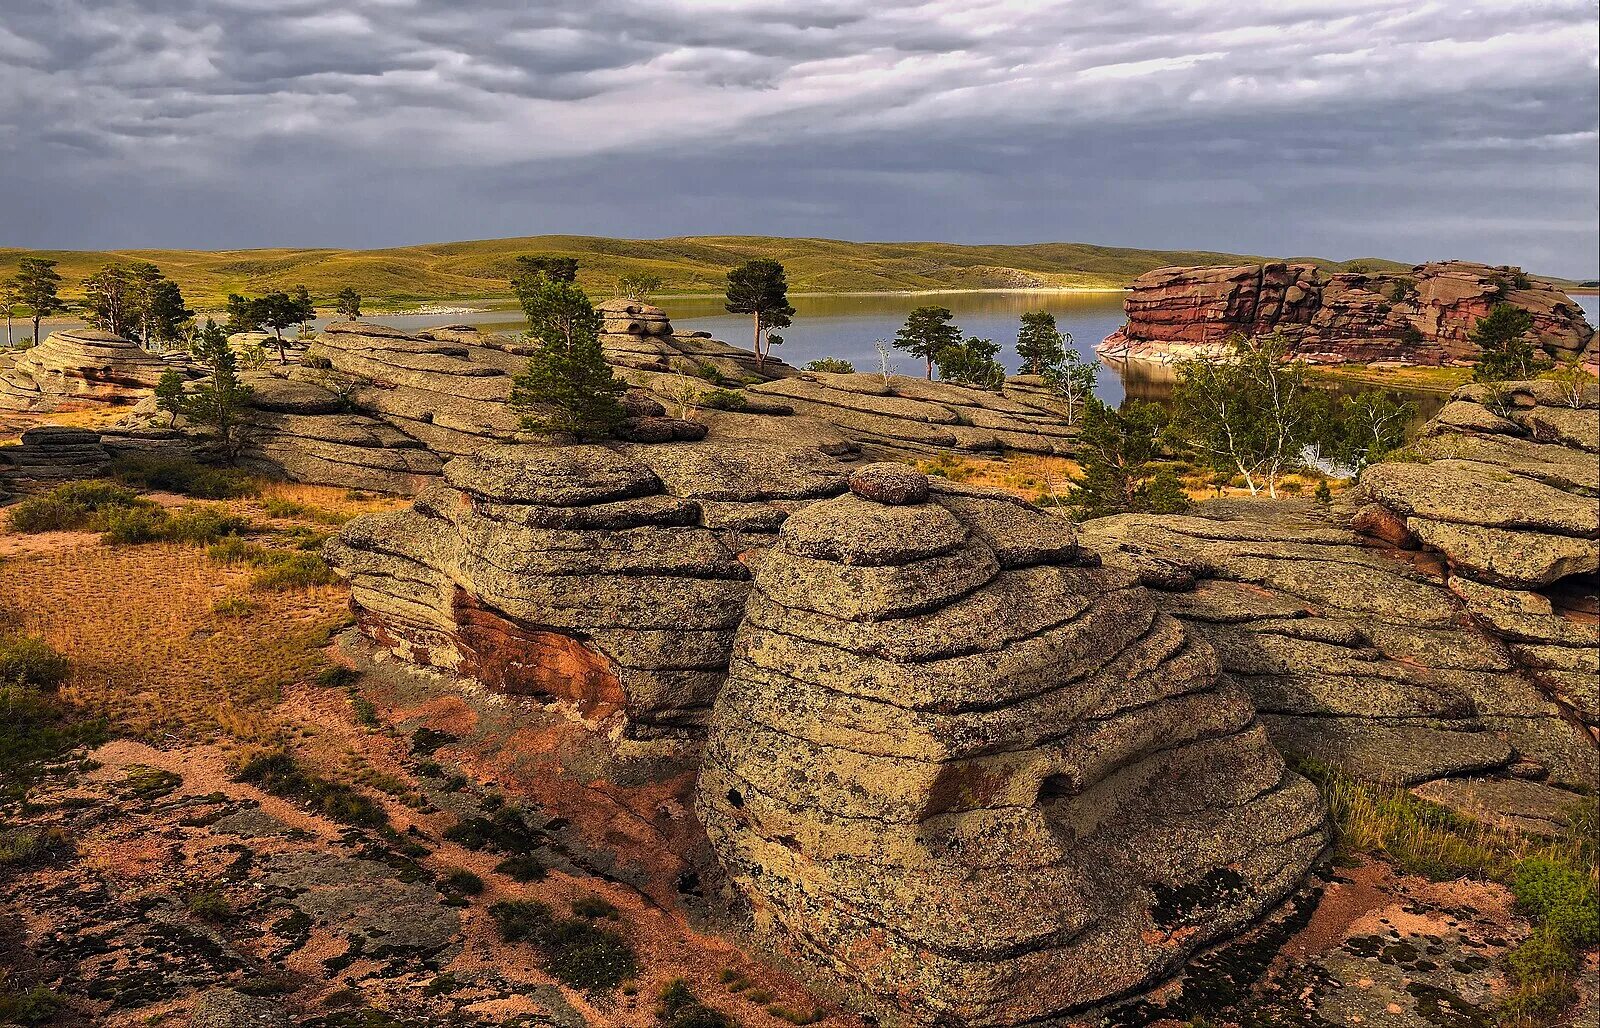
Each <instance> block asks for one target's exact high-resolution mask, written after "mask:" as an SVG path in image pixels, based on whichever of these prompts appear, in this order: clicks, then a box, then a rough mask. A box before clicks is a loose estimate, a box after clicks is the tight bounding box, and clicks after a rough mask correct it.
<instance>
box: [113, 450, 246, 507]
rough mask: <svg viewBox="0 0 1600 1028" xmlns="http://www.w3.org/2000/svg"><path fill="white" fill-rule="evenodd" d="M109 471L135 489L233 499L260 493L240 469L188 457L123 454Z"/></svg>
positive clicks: (197, 496) (201, 497) (117, 480)
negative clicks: (124, 455)
mask: <svg viewBox="0 0 1600 1028" xmlns="http://www.w3.org/2000/svg"><path fill="white" fill-rule="evenodd" d="M106 474H107V475H109V476H110V477H111V478H112V479H113V480H115V481H116V482H119V483H121V484H122V485H125V486H130V487H132V488H135V489H157V490H161V491H162V492H169V493H179V494H181V495H183V496H192V497H194V498H196V499H201V500H234V499H240V498H243V497H248V496H256V495H258V494H259V492H260V486H259V485H257V484H256V482H255V480H254V479H252V478H251V477H250V476H249V475H246V474H244V473H243V472H241V471H238V470H236V469H234V468H228V467H219V466H217V465H214V464H202V463H201V462H199V461H197V460H193V459H191V458H187V457H121V458H118V459H117V460H115V461H113V462H112V464H111V466H110V468H108V469H107V471H106Z"/></svg>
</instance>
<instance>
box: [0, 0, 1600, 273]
mask: <svg viewBox="0 0 1600 1028" xmlns="http://www.w3.org/2000/svg"><path fill="white" fill-rule="evenodd" d="M0 13H3V15H4V17H3V18H0V245H5V244H11V245H35V246H96V247H98V246H133V245H143V246H205V247H215V246H263V245H309V244H326V245H358V246H371V245H389V244H400V243H411V242H421V241H427V240H441V239H456V238H469V237H485V236H502V235H523V234H533V233H539V232H556V231H566V232H586V233H595V234H607V235H631V236H654V235H667V234H679V233H683V234H687V233H710V232H753V233H754V232H761V233H775V234H807V235H828V236H836V237H843V238H855V239H869V238H870V239H903V238H943V239H955V240H967V241H1029V240H1040V239H1074V240H1087V241H1098V242H1106V243H1116V244H1123V245H1144V246H1196V247H1208V248H1216V249H1233V250H1242V251H1255V252H1263V253H1286V254H1287V253H1323V254H1328V255H1332V256H1355V255H1361V254H1383V255H1393V256H1397V257H1401V258H1415V259H1423V258H1429V257H1440V256H1462V257H1473V258H1480V259H1487V260H1492V261H1495V262H1497V263H1499V262H1518V263H1522V264H1525V265H1527V266H1529V267H1533V268H1537V269H1540V270H1544V271H1549V272H1556V273H1566V274H1573V275H1584V276H1589V275H1592V274H1594V273H1595V269H1596V264H1597V257H1596V247H1597V229H1596V219H1597V216H1600V211H1597V205H1596V191H1597V188H1600V184H1597V183H1600V172H1597V164H1600V159H1597V141H1600V85H1597V69H1600V63H1597V61H1600V57H1597V54H1600V42H1597V36H1600V28H1597V27H1600V8H1597V5H1596V3H1595V2H1594V0H1498V2H1493V3H1474V2H1471V0H1443V2H1422V3H1416V2H1413V3H1405V2H1398V0H1347V2H1344V3H1340V4H1337V5H1329V4H1327V3H1325V2H1322V0H1317V2H1310V0H1275V2H1273V3H1270V4H1258V5H1246V4H1232V5H1228V4H1218V3H1214V2H1210V0H1117V2H1100V0H1096V2H1086V0H1066V2H1054V3H1051V2H1044V0H934V2H912V0H811V2H807V3H793V2H778V0H635V2H627V3H625V2H621V0H585V2H577V3H573V2H565V0H558V2H540V3H534V4H530V3H526V2H523V0H474V2H470V3H466V2H460V0H344V2H341V3H337V4H335V3H329V2H326V0H0Z"/></svg>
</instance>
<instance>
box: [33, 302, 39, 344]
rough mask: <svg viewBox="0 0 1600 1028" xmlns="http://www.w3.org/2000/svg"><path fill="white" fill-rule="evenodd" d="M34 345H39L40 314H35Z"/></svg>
mask: <svg viewBox="0 0 1600 1028" xmlns="http://www.w3.org/2000/svg"><path fill="white" fill-rule="evenodd" d="M33 345H34V346H38V345H39V312H38V311H34V312H33Z"/></svg>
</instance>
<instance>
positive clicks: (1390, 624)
mask: <svg viewBox="0 0 1600 1028" xmlns="http://www.w3.org/2000/svg"><path fill="white" fill-rule="evenodd" d="M1353 521H1356V522H1360V523H1365V522H1364V521H1362V520H1361V519H1358V518H1355V517H1354V511H1353V509H1351V508H1350V507H1348V506H1345V507H1339V508H1334V509H1331V510H1330V509H1328V508H1324V507H1321V506H1320V505H1317V504H1314V503H1308V502H1300V501H1285V502H1271V501H1266V500H1251V501H1214V502H1211V503H1206V504H1202V505H1201V506H1200V507H1198V508H1197V509H1196V514H1195V515H1194V516H1153V515H1133V514H1130V515H1118V516H1115V517H1110V518H1101V519H1098V520H1095V521H1090V522H1086V523H1085V524H1084V525H1083V526H1082V527H1081V532H1082V535H1083V538H1084V541H1085V544H1086V545H1088V546H1090V547H1092V548H1093V549H1094V550H1095V551H1096V552H1097V553H1099V554H1100V555H1101V556H1102V557H1103V558H1104V559H1105V560H1106V562H1107V563H1108V564H1116V565H1120V566H1123V567H1127V568H1129V569H1131V570H1133V571H1135V572H1136V573H1137V574H1138V575H1139V576H1140V579H1141V581H1143V582H1144V583H1145V584H1147V585H1149V586H1151V587H1152V588H1153V589H1154V590H1155V591H1156V596H1157V597H1158V600H1159V603H1160V605H1161V606H1162V608H1163V609H1164V610H1166V611H1168V612H1170V613H1172V614H1174V615H1176V616H1178V617H1179V618H1181V619H1182V620H1183V621H1184V623H1185V624H1186V625H1187V626H1188V627H1189V628H1190V629H1191V630H1192V631H1194V632H1196V633H1197V634H1199V635H1201V636H1203V637H1204V638H1206V639H1207V640H1208V641H1210V643H1211V645H1212V646H1213V647H1214V648H1215V650H1216V653H1217V656H1218V658H1219V659H1220V661H1221V664H1222V668H1223V672H1224V675H1225V676H1226V677H1227V678H1229V679H1230V680H1232V681H1234V682H1236V683H1238V684H1239V685H1240V686H1241V687H1242V688H1243V689H1244V690H1245V691H1246V692H1247V693H1248V694H1249V695H1250V697H1251V699H1252V700H1253V701H1254V703H1255V706H1256V708H1257V710H1259V711H1260V713H1261V719H1262V721H1263V723H1264V724H1266V726H1267V729H1268V731H1269V732H1270V733H1271V735H1272V738H1273V741H1274V742H1275V743H1277V744H1278V746H1279V747H1280V748H1281V749H1283V750H1285V751H1286V752H1288V753H1291V754H1294V755H1296V756H1300V757H1311V758H1315V759H1317V760H1320V761H1322V762H1324V763H1328V764H1333V765H1338V766H1341V767H1344V768H1346V769H1348V770H1350V771H1352V772H1354V773H1356V774H1358V775H1361V776H1363V777H1366V778H1371V779H1375V780H1379V781H1390V782H1403V783H1407V784H1415V783H1420V782H1424V781H1428V780H1431V779H1435V778H1442V777H1448V776H1454V775H1462V774H1470V773H1476V772H1485V771H1496V772H1507V771H1510V772H1515V773H1516V774H1519V775H1524V776H1529V777H1536V778H1541V779H1546V780H1549V781H1552V782H1557V783H1563V784H1566V785H1570V786H1578V785H1581V784H1582V783H1585V782H1590V781H1592V780H1593V779H1594V777H1595V776H1596V774H1597V773H1600V761H1597V753H1596V750H1595V747H1594V744H1593V741H1592V740H1591V739H1590V738H1589V737H1588V735H1587V734H1586V733H1585V732H1584V731H1583V730H1582V729H1581V728H1579V727H1578V726H1576V725H1574V724H1573V723H1572V722H1571V721H1570V719H1569V718H1568V716H1567V712H1566V711H1565V710H1564V709H1563V708H1562V706H1561V705H1560V704H1559V703H1557V702H1555V700H1554V699H1553V698H1552V697H1551V696H1550V695H1549V694H1547V693H1546V691H1545V690H1544V689H1542V688H1541V687H1540V683H1539V681H1538V680H1537V679H1536V678H1535V677H1534V676H1533V675H1530V674H1529V673H1528V671H1527V670H1526V668H1525V667H1524V666H1523V665H1522V663H1521V662H1519V660H1518V659H1517V657H1516V655H1515V653H1514V651H1513V648H1512V647H1509V646H1508V645H1507V644H1506V642H1505V640H1504V639H1502V638H1501V637H1499V636H1498V635H1497V634H1496V633H1495V632H1493V631H1490V630H1486V629H1485V628H1484V627H1483V626H1482V625H1481V624H1477V623H1475V622H1474V619H1473V618H1472V617H1470V616H1469V607H1468V604H1467V603H1466V601H1464V600H1463V599H1462V598H1461V597H1460V596H1458V595H1457V591H1456V590H1455V582H1454V580H1452V579H1451V578H1450V577H1449V574H1448V570H1447V567H1446V565H1445V563H1444V562H1443V561H1442V560H1439V559H1437V558H1436V557H1433V556H1432V555H1430V554H1427V553H1422V552H1417V551H1408V550H1402V549H1398V548H1396V547H1395V546H1394V545H1392V544H1387V543H1383V542H1381V541H1380V540H1375V539H1372V538H1370V537H1368V536H1365V535H1363V534H1362V533H1361V532H1359V531H1358V530H1357V528H1356V527H1355V525H1354V524H1353ZM1580 631H1584V630H1583V629H1581V627H1580V626H1578V625H1575V624H1574V625H1571V626H1569V627H1568V628H1567V632H1568V633H1569V634H1568V638H1572V639H1574V641H1576V636H1575V635H1574V633H1578V632H1580ZM1591 653H1592V651H1591ZM1591 659H1592V658H1591Z"/></svg>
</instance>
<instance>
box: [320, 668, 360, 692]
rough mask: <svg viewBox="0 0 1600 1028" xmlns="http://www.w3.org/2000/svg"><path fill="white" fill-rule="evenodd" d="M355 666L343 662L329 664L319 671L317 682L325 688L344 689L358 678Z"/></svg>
mask: <svg viewBox="0 0 1600 1028" xmlns="http://www.w3.org/2000/svg"><path fill="white" fill-rule="evenodd" d="M359 677H361V676H360V675H358V674H356V669H355V668H350V667H345V666H344V665H343V664H329V665H328V666H327V667H325V668H323V669H322V670H321V671H318V672H317V684H318V685H320V686H322V687H323V688H325V689H344V688H346V687H348V686H351V685H354V684H355V681H356V679H357V678H359Z"/></svg>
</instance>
